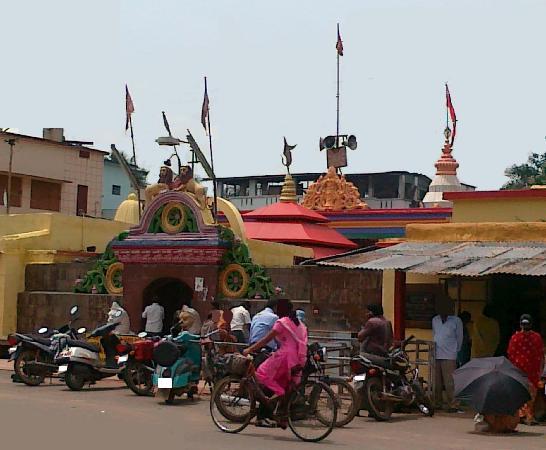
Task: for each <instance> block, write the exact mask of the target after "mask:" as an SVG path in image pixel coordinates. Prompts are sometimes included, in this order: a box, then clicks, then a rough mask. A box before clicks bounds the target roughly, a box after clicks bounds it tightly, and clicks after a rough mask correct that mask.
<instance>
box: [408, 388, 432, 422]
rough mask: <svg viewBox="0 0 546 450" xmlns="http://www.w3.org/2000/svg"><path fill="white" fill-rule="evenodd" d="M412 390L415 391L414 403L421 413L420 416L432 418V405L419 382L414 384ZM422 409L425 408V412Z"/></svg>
mask: <svg viewBox="0 0 546 450" xmlns="http://www.w3.org/2000/svg"><path fill="white" fill-rule="evenodd" d="M413 389H414V391H415V403H416V404H417V407H418V408H419V411H421V414H424V415H425V416H428V417H432V416H433V415H434V405H433V403H432V400H431V399H430V397H429V396H428V395H427V393H426V392H425V390H424V389H423V385H422V384H421V383H420V382H418V383H415V384H414V385H413ZM423 407H424V408H426V411H425V410H424V409H423Z"/></svg>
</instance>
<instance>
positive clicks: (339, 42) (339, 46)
mask: <svg viewBox="0 0 546 450" xmlns="http://www.w3.org/2000/svg"><path fill="white" fill-rule="evenodd" d="M336 50H337V54H338V55H339V56H343V41H342V40H341V34H339V25H338V26H337V42H336Z"/></svg>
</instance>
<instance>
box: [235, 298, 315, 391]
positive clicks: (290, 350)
mask: <svg viewBox="0 0 546 450" xmlns="http://www.w3.org/2000/svg"><path fill="white" fill-rule="evenodd" d="M287 306H288V311H289V312H288V316H287V317H283V318H282V319H279V320H277V321H276V322H275V324H274V325H273V328H272V330H271V331H270V332H269V333H268V334H267V335H266V336H264V337H263V338H262V339H260V340H259V341H258V342H256V343H255V344H253V345H251V346H250V347H248V348H246V349H245V350H244V351H243V355H245V356H246V355H248V354H251V353H255V352H256V351H258V350H260V349H261V348H262V347H265V346H266V345H267V344H268V343H269V342H270V341H271V340H272V339H275V340H276V341H277V344H278V346H279V347H278V350H277V351H275V352H274V353H273V354H272V355H271V356H270V357H269V358H267V359H266V360H265V361H264V362H263V363H262V364H261V365H260V366H259V367H258V369H257V370H256V378H257V379H258V382H259V383H260V384H261V385H262V386H264V387H265V388H266V389H267V390H269V391H271V392H272V393H273V396H272V397H271V400H273V399H274V398H276V397H281V396H283V395H284V394H285V393H286V391H287V390H288V388H289V387H290V384H291V383H294V384H298V383H299V382H300V379H301V369H303V366H304V365H305V362H306V359H307V328H306V327H305V325H303V323H301V322H300V321H299V320H298V318H297V317H296V313H295V311H294V310H293V307H292V303H291V302H288V305H287Z"/></svg>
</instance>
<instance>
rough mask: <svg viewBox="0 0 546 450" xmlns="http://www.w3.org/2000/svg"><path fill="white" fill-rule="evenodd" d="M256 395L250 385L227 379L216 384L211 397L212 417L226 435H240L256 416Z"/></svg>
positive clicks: (230, 378)
mask: <svg viewBox="0 0 546 450" xmlns="http://www.w3.org/2000/svg"><path fill="white" fill-rule="evenodd" d="M254 409H255V408H254V394H253V392H252V390H251V389H250V386H249V384H248V383H245V382H242V380H241V379H239V378H233V377H226V378H223V379H222V380H220V381H218V383H216V384H215V386H214V389H213V391H212V394H211V396H210V415H211V417H212V420H213V422H214V424H215V425H216V426H217V427H218V428H219V429H220V430H222V431H224V432H226V433H239V432H240V431H242V430H244V429H245V428H246V427H247V425H248V424H249V423H250V420H251V419H252V417H253V415H254Z"/></svg>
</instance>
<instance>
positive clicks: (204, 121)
mask: <svg viewBox="0 0 546 450" xmlns="http://www.w3.org/2000/svg"><path fill="white" fill-rule="evenodd" d="M208 116H209V94H208V93H207V79H206V78H205V96H204V97H203V106H202V107H201V124H202V125H203V128H204V129H205V131H207V118H208Z"/></svg>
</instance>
